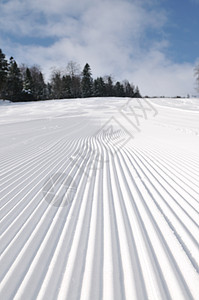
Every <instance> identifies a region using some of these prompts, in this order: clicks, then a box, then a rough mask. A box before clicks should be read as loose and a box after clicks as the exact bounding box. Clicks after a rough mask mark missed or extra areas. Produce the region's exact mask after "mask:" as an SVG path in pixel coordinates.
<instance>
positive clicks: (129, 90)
mask: <svg viewBox="0 0 199 300" xmlns="http://www.w3.org/2000/svg"><path fill="white" fill-rule="evenodd" d="M123 86H124V93H125V97H131V98H132V97H134V95H135V91H134V86H133V84H130V83H129V82H128V80H125V81H124V83H123Z"/></svg>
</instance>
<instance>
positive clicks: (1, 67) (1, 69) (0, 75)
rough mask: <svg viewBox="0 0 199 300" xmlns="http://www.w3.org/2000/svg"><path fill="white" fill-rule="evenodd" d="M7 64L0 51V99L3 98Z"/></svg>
mask: <svg viewBox="0 0 199 300" xmlns="http://www.w3.org/2000/svg"><path fill="white" fill-rule="evenodd" d="M7 72H8V62H7V60H6V58H5V54H4V53H3V52H2V50H1V49H0V97H4V93H5V92H4V89H5V84H6V79H7Z"/></svg>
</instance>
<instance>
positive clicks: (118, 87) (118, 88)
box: [114, 81, 125, 97]
mask: <svg viewBox="0 0 199 300" xmlns="http://www.w3.org/2000/svg"><path fill="white" fill-rule="evenodd" d="M114 90H115V96H116V97H124V96H125V93H124V87H123V85H122V84H121V83H120V82H119V81H117V82H116V84H115V87H114Z"/></svg>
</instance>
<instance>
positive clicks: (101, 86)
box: [93, 77, 106, 97]
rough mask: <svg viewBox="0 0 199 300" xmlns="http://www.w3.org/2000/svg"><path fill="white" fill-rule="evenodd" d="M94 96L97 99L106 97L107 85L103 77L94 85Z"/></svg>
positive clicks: (95, 81)
mask: <svg viewBox="0 0 199 300" xmlns="http://www.w3.org/2000/svg"><path fill="white" fill-rule="evenodd" d="M93 94H94V96H96V97H104V96H106V85H105V82H104V80H103V78H102V77H98V78H97V79H95V80H94V83H93Z"/></svg>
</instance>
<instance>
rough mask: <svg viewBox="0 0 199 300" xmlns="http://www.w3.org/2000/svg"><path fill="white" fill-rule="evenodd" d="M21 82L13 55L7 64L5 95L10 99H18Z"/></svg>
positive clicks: (19, 98) (20, 94) (20, 92)
mask: <svg viewBox="0 0 199 300" xmlns="http://www.w3.org/2000/svg"><path fill="white" fill-rule="evenodd" d="M22 90H23V83H22V79H21V73H20V69H19V68H18V65H17V63H16V61H15V60H14V58H13V57H11V58H10V61H9V64H8V76H7V82H6V96H7V98H8V99H10V100H11V101H20V100H21V97H22Z"/></svg>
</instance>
